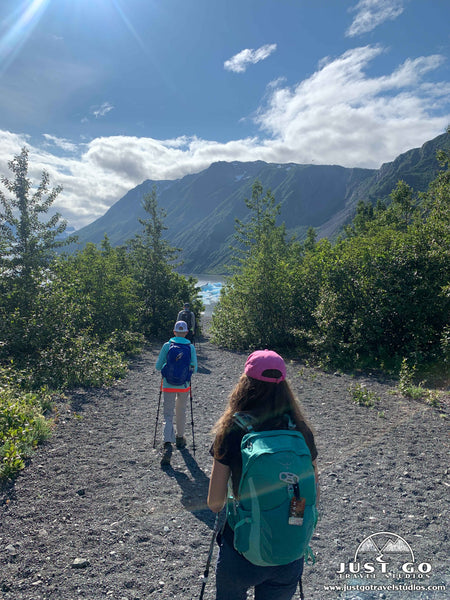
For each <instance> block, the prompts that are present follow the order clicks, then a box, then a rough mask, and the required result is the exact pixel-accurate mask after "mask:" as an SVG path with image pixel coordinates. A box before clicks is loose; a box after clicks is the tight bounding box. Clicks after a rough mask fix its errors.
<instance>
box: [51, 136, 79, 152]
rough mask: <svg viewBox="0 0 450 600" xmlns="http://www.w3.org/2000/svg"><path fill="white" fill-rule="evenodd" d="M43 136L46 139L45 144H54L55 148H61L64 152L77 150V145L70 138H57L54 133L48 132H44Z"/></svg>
mask: <svg viewBox="0 0 450 600" xmlns="http://www.w3.org/2000/svg"><path fill="white" fill-rule="evenodd" d="M44 138H45V139H46V141H47V144H46V145H47V146H52V145H54V146H56V147H57V148H61V150H64V151H65V152H77V151H78V146H77V144H74V143H73V142H71V141H70V140H66V139H65V138H59V137H56V136H54V135H50V134H49V133H44Z"/></svg>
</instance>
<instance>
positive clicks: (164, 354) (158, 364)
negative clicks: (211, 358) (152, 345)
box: [156, 336, 198, 391]
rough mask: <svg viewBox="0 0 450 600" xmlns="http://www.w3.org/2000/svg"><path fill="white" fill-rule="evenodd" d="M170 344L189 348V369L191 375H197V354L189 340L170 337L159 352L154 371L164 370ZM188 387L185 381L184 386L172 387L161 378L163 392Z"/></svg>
mask: <svg viewBox="0 0 450 600" xmlns="http://www.w3.org/2000/svg"><path fill="white" fill-rule="evenodd" d="M170 342H176V343H177V344H189V345H190V346H191V368H192V372H193V373H197V368H198V365H197V352H196V351H195V346H194V345H193V344H191V342H190V341H189V340H187V339H186V338H184V337H178V336H175V337H172V338H170V340H169V341H168V342H166V343H165V344H164V346H163V347H162V348H161V352H160V353H159V356H158V360H157V361H156V370H157V371H161V369H163V368H164V365H165V364H166V362H167V360H166V359H167V353H168V352H169V348H170ZM189 387H190V382H189V381H186V383H185V385H172V384H171V383H168V382H167V381H166V378H165V377H163V388H162V389H163V390H165V391H169V390H188V389H189Z"/></svg>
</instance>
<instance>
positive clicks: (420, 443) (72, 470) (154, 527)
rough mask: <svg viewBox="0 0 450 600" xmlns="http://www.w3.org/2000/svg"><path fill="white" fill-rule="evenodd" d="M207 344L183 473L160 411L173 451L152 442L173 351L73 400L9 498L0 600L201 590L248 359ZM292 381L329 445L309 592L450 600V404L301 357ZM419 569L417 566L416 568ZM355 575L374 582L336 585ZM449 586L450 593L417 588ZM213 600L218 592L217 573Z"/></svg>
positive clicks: (96, 599) (190, 595)
mask: <svg viewBox="0 0 450 600" xmlns="http://www.w3.org/2000/svg"><path fill="white" fill-rule="evenodd" d="M197 349H198V353H199V358H200V361H199V362H200V372H199V373H198V375H197V376H196V377H195V379H194V381H193V411H194V422H195V429H194V432H195V443H196V452H195V456H194V454H193V448H192V432H191V431H190V428H188V431H187V433H188V447H187V449H185V450H183V451H175V452H174V456H173V460H172V467H171V468H169V469H166V470H162V469H161V468H160V465H159V451H160V440H161V434H162V427H161V425H162V419H161V417H160V422H159V425H160V426H159V428H158V432H157V439H158V448H157V449H156V450H153V448H152V445H153V436H154V431H155V419H156V411H157V404H158V390H159V374H158V373H157V372H156V371H155V370H154V364H155V361H156V358H157V354H158V351H159V346H158V347H156V346H155V347H153V348H152V347H151V348H149V349H147V350H146V351H145V352H144V353H143V354H142V356H141V357H139V358H138V359H137V360H136V361H135V362H134V364H133V365H132V368H131V369H130V372H129V374H128V376H127V377H126V378H125V379H124V380H122V381H120V382H118V383H117V384H116V385H114V386H113V387H111V388H108V389H101V390H87V391H83V390H78V391H77V392H75V393H73V394H71V395H70V396H68V398H67V402H65V403H61V404H60V405H59V406H58V426H57V428H56V430H55V433H54V435H53V437H52V438H51V440H50V441H49V442H48V443H46V444H45V445H44V446H42V447H41V448H39V450H38V451H37V452H36V454H35V456H34V458H33V460H32V461H31V463H30V465H29V466H28V467H27V469H26V470H25V471H24V472H23V473H22V474H21V475H20V477H19V478H18V479H17V481H16V482H15V484H14V485H13V486H12V487H9V488H7V489H4V490H3V491H2V494H1V496H0V503H1V505H0V599H1V600H44V599H48V600H76V599H80V598H84V599H86V600H100V599H107V598H111V599H114V600H153V599H154V598H164V599H166V598H167V599H169V598H170V599H173V600H175V599H179V600H181V599H183V600H190V599H195V598H198V597H199V594H200V588H201V575H202V573H203V570H204V568H205V562H206V557H207V553H208V548H209V544H210V539H211V532H212V526H213V516H212V514H211V513H210V511H208V509H207V508H206V505H205V499H206V493H207V487H208V477H209V473H210V467H211V458H210V456H209V453H208V450H209V446H210V443H211V435H210V430H211V427H212V426H213V424H214V422H215V420H216V419H217V418H218V416H219V415H220V413H221V412H222V410H223V408H224V406H225V404H226V401H227V396H228V394H229V392H230V391H231V389H232V387H233V385H234V383H235V382H236V380H237V378H238V377H239V375H240V373H241V371H242V369H243V365H244V362H245V358H246V355H244V354H240V353H232V352H227V351H224V350H220V349H218V348H216V347H214V346H213V345H211V344H210V343H209V341H208V340H207V339H205V340H203V342H202V343H201V345H200V347H198V348H197ZM288 377H289V379H290V381H291V383H292V385H293V387H294V389H295V391H296V393H297V394H298V396H299V398H300V399H301V401H302V403H303V405H304V407H305V409H306V412H307V414H308V415H309V418H310V420H311V423H312V424H313V426H314V427H315V429H316V442H317V446H318V449H319V459H318V463H319V469H320V476H321V489H322V499H321V513H322V517H321V520H320V522H319V525H318V528H317V530H316V534H315V536H314V539H313V544H312V546H313V550H314V551H315V553H316V563H315V564H314V565H312V566H307V567H306V569H305V576H304V590H305V595H306V598H307V600H309V599H313V598H314V599H317V600H322V599H328V598H330V599H335V598H345V599H347V600H349V599H354V600H356V599H361V600H374V599H380V598H388V599H391V598H392V599H395V600H402V599H413V600H414V599H416V598H417V599H418V600H419V599H421V600H425V599H435V598H436V599H439V600H444V598H448V597H449V591H448V590H449V589H450V582H449V581H448V566H449V563H448V555H449V544H448V542H449V533H448V530H449V528H448V513H447V512H446V511H447V510H448V497H449V478H448V474H449V471H448V445H447V444H448V420H447V419H446V418H445V416H443V415H445V413H444V411H443V410H442V411H440V410H436V409H433V408H431V407H429V406H427V405H425V404H423V403H418V402H413V401H410V400H405V399H402V398H400V397H399V396H398V395H396V394H395V393H394V390H393V387H392V385H389V383H383V382H379V381H376V380H375V379H368V378H365V379H361V380H355V379H353V378H351V377H349V376H346V375H338V374H326V373H323V372H321V371H318V370H315V369H312V368H308V367H306V366H305V365H302V364H300V363H295V362H291V363H289V365H288ZM356 382H358V383H365V384H366V385H367V386H368V387H369V388H370V389H371V390H373V391H374V392H375V393H376V394H377V396H378V398H379V399H378V400H377V402H376V405H375V406H374V407H373V408H367V407H364V406H358V405H356V404H355V403H354V402H352V400H351V398H350V396H349V393H348V388H349V386H351V385H354V384H355V383H356ZM188 421H190V418H188ZM381 532H387V533H385V534H383V535H381ZM370 536H372V537H370ZM364 540H366V544H365V546H364V547H363V548H361V550H360V551H359V554H357V556H356V557H355V553H356V552H357V550H358V547H359V546H360V544H361V542H363V541H364ZM402 541H403V542H406V543H407V547H405V546H404V544H403V549H402V548H401V543H402ZM388 542H391V544H390V548H391V550H393V549H395V548H393V546H392V544H393V543H395V542H397V550H399V549H400V553H399V552H397V553H394V552H392V551H389V549H386V550H385V554H384V561H385V566H382V564H381V563H380V562H379V561H377V560H376V558H377V556H379V553H377V552H376V548H379V549H380V548H381V546H385V544H386V543H388ZM371 543H373V544H374V545H372V546H371ZM399 544H400V546H399ZM371 548H372V550H371ZM408 548H409V550H408ZM363 550H365V551H364V552H363ZM402 552H403V553H402ZM411 552H412V553H413V558H411ZM350 563H351V564H350ZM405 563H408V564H409V563H411V564H410V566H409V567H407V569H409V570H410V571H411V570H412V571H413V572H411V573H404V572H403V571H401V565H403V564H405ZM364 564H366V567H364V566H363V565H364ZM368 565H369V566H368ZM370 565H372V566H373V569H374V573H372V571H371V569H372V567H371V566H370ZM424 565H425V566H424ZM398 569H400V571H399V570H398ZM357 570H359V572H358V573H355V572H351V571H357ZM382 570H384V571H385V572H384V573H383V572H382ZM338 571H344V572H343V573H342V574H339V573H338ZM420 571H424V572H420ZM374 575H375V577H374ZM344 584H346V585H347V586H349V585H353V586H360V588H361V586H362V587H364V588H366V589H347V590H344V589H341V590H339V589H337V586H341V587H342V586H343V585H344ZM443 585H446V586H447V591H444V590H442V589H441V590H438V589H427V590H425V589H422V590H420V589H417V588H418V586H431V587H434V588H438V587H439V586H443ZM332 586H335V589H331V588H332ZM374 586H375V589H369V588H370V587H372V588H374ZM378 586H384V587H386V588H387V587H388V586H397V587H401V586H409V588H410V589H402V590H396V591H393V589H382V588H381V587H378ZM413 586H415V589H414V588H413ZM208 598H209V599H212V598H214V570H213V569H212V570H211V575H210V580H209V581H208V583H207V588H206V593H205V600H206V599H208ZM274 600H276V599H274Z"/></svg>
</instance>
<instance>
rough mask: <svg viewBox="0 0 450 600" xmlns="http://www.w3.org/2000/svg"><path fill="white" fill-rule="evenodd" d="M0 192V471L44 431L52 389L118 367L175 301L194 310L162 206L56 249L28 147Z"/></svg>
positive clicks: (157, 330)
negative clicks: (124, 225) (120, 242)
mask: <svg viewBox="0 0 450 600" xmlns="http://www.w3.org/2000/svg"><path fill="white" fill-rule="evenodd" d="M8 166H9V168H10V171H11V172H12V177H11V178H7V177H3V178H2V184H3V188H4V190H5V191H2V190H0V479H1V478H2V477H3V478H4V477H9V476H11V475H13V474H14V473H16V472H17V471H18V470H20V469H21V468H23V466H24V460H25V459H26V457H27V456H29V454H30V452H31V451H32V449H33V447H34V446H35V445H36V444H37V443H39V442H40V441H42V440H43V439H45V438H46V437H47V436H48V435H49V434H50V429H51V419H45V418H44V416H43V415H44V414H45V413H47V414H48V413H49V411H50V410H51V406H52V402H51V398H52V393H53V392H54V391H55V390H64V389H67V388H73V387H75V386H100V385H103V384H105V383H108V382H110V381H111V380H113V379H114V378H117V377H120V376H122V375H124V374H125V372H126V367H127V360H128V358H129V357H130V356H131V355H133V354H134V353H136V352H139V351H140V350H141V349H142V347H143V344H144V343H145V340H146V339H147V338H149V337H153V336H163V337H164V338H166V337H167V336H168V334H170V332H171V331H172V328H173V323H174V319H175V318H176V315H177V313H178V311H179V309H180V307H181V306H182V304H183V302H186V301H190V302H191V305H192V306H193V309H194V310H195V311H197V312H200V309H201V303H200V301H199V300H197V292H198V290H197V289H196V280H194V279H193V278H185V277H183V276H181V275H179V274H178V273H177V272H176V271H175V270H174V267H175V266H177V254H178V251H177V249H175V248H172V247H170V246H169V245H168V243H167V242H166V241H165V239H164V230H165V226H164V218H165V213H164V211H163V210H162V209H161V208H159V207H158V205H157V199H156V192H155V190H153V191H152V192H151V193H150V194H148V195H146V196H145V197H144V198H143V205H144V208H145V214H146V218H144V219H140V223H141V225H142V230H141V232H140V233H139V234H138V235H136V236H135V237H134V238H133V239H131V240H130V241H129V242H128V243H127V244H126V245H124V246H122V247H117V248H113V247H112V246H111V244H110V243H109V241H108V239H107V237H105V239H104V240H103V242H102V244H101V245H100V247H97V246H96V245H94V244H87V245H86V247H85V248H84V249H83V250H81V251H78V252H77V253H76V254H72V255H71V254H68V253H64V252H62V253H60V252H61V249H62V250H63V246H65V245H66V244H68V243H70V242H71V241H73V238H70V237H69V238H66V239H64V237H63V234H64V231H65V229H66V223H65V221H64V220H63V219H62V218H61V216H60V214H58V213H54V214H52V215H51V216H49V213H50V212H51V209H52V206H53V204H54V201H55V199H56V198H57V196H58V195H59V194H60V193H61V191H62V188H61V187H59V186H57V187H55V188H51V187H50V180H49V176H48V174H47V173H46V172H45V171H44V172H43V173H42V177H41V180H40V182H39V184H38V185H37V186H33V184H32V181H31V180H30V179H29V177H28V167H29V159H28V150H27V149H26V148H23V149H22V151H21V153H20V154H19V155H18V156H15V157H14V158H13V160H11V161H10V162H9V163H8Z"/></svg>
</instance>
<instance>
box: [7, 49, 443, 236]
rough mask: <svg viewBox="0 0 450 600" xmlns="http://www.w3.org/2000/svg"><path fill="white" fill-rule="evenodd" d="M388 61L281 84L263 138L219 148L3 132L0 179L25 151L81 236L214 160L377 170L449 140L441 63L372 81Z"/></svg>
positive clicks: (435, 60)
mask: <svg viewBox="0 0 450 600" xmlns="http://www.w3.org/2000/svg"><path fill="white" fill-rule="evenodd" d="M383 51H384V50H383V49H382V48H381V47H374V46H365V47H361V48H355V49H353V50H349V51H347V52H345V53H344V54H342V55H341V56H339V57H337V58H335V59H334V60H332V59H328V60H327V61H326V62H325V61H324V62H321V64H320V65H319V67H318V69H317V71H316V72H315V73H314V74H313V75H311V77H309V78H308V79H305V80H304V81H301V82H300V83H298V84H297V85H295V86H292V87H289V86H287V85H286V83H285V80H283V79H280V80H278V81H273V82H271V84H270V85H269V86H268V87H267V90H266V95H265V98H264V105H263V106H262V107H261V108H260V110H259V111H258V112H257V114H256V117H255V120H256V123H257V124H258V125H259V126H260V128H261V137H252V138H246V139H237V140H232V141H229V142H227V143H219V142H216V141H213V140H203V139H200V138H197V137H186V136H179V137H177V138H174V139H168V140H156V139H152V138H137V137H129V136H110V137H103V138H96V139H94V140H91V141H90V142H85V143H80V144H74V143H73V142H71V141H69V140H65V139H62V138H57V137H55V136H51V135H50V134H46V135H45V136H44V140H45V141H44V143H43V144H42V145H41V146H39V145H37V144H33V145H32V144H31V143H30V139H29V138H27V137H26V136H24V135H16V134H13V133H10V132H5V131H4V132H2V131H0V175H7V176H10V175H11V174H10V172H9V170H8V168H7V162H8V160H10V159H12V157H13V156H14V155H16V154H18V153H19V152H20V148H21V147H22V146H23V145H27V146H28V147H29V148H30V178H31V179H32V181H34V182H37V181H38V180H39V179H40V174H41V173H42V170H43V169H46V170H47V171H48V172H49V174H50V177H51V183H52V185H57V184H61V185H63V188H64V190H63V192H62V194H60V196H59V197H58V200H57V209H58V210H59V211H60V212H61V213H62V214H63V216H64V217H65V218H67V219H68V221H69V224H70V225H73V226H75V227H77V228H78V227H81V226H83V225H86V224H88V223H90V222H91V221H93V220H94V219H96V218H98V217H99V216H101V215H102V214H104V213H105V212H106V210H107V209H108V208H109V207H110V206H111V205H112V204H114V202H116V201H117V200H119V199H120V198H121V197H122V196H123V195H124V194H125V193H126V192H127V191H128V190H130V189H131V188H133V187H135V186H136V185H138V184H140V183H142V181H144V180H145V179H152V180H162V179H178V178H181V177H183V176H184V175H187V174H189V173H196V172H199V171H201V170H203V169H205V168H207V167H208V166H209V165H210V164H211V163H212V162H215V161H218V160H225V161H253V160H264V161H267V162H279V163H286V162H296V163H304V164H305V163H312V162H314V163H316V164H339V165H342V166H345V167H370V168H378V167H379V166H380V165H381V164H382V163H383V162H388V161H390V160H393V159H394V158H395V157H396V156H398V155H399V154H400V153H402V152H405V151H406V150H409V149H411V148H415V147H418V146H421V145H422V144H423V143H424V142H425V141H427V140H430V139H432V138H433V137H435V136H437V135H439V134H440V133H443V132H444V131H445V128H446V126H447V124H448V123H449V122H450V114H448V113H447V114H443V113H444V107H446V106H448V97H449V96H450V84H448V83H433V84H430V83H429V82H427V81H426V80H425V76H426V74H427V73H428V72H429V71H431V70H434V69H437V68H438V67H439V65H441V63H442V61H443V58H442V57H441V56H422V57H418V58H416V59H414V60H412V59H409V60H407V61H405V62H404V63H403V64H401V65H399V66H398V68H397V69H395V70H394V71H393V72H392V73H390V74H386V75H384V76H380V77H374V78H370V77H368V76H367V75H366V73H365V69H366V68H367V67H368V65H369V64H370V62H371V61H373V60H375V59H376V58H377V56H379V55H380V53H382V52H383ZM52 144H53V146H52ZM53 148H54V149H55V152H54V153H53V151H52V150H53ZM60 148H62V149H63V150H64V151H65V152H64V153H63V156H61V152H60Z"/></svg>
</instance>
